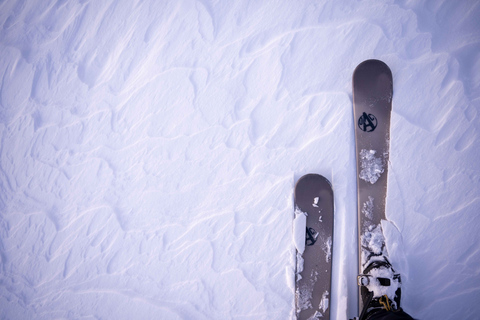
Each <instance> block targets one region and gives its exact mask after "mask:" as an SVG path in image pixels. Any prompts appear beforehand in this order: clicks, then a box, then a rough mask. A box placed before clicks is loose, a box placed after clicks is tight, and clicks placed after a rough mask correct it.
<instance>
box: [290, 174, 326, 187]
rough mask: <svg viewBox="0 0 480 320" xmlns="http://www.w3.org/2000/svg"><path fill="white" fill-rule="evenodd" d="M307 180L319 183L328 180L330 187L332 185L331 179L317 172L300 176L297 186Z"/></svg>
mask: <svg viewBox="0 0 480 320" xmlns="http://www.w3.org/2000/svg"><path fill="white" fill-rule="evenodd" d="M306 181H309V182H310V181H318V182H319V183H321V182H326V183H328V185H329V186H330V187H332V184H331V183H330V181H329V180H328V179H327V178H325V177H324V176H322V175H320V174H317V173H308V174H306V175H303V176H302V177H300V179H298V181H297V183H296V186H298V185H299V184H301V183H304V182H306Z"/></svg>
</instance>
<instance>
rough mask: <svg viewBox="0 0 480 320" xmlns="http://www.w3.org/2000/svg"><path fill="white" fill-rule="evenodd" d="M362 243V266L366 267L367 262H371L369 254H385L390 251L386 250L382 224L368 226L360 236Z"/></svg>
mask: <svg viewBox="0 0 480 320" xmlns="http://www.w3.org/2000/svg"><path fill="white" fill-rule="evenodd" d="M360 240H361V242H362V243H361V245H362V253H361V254H362V266H363V267H365V266H366V265H365V264H366V263H367V262H370V259H369V255H370V254H371V253H373V254H374V255H376V256H378V255H385V256H387V257H388V253H387V252H386V250H385V237H384V235H383V231H382V225H381V224H379V225H376V226H375V225H371V226H368V228H367V230H365V231H364V233H363V234H362V235H361V237H360Z"/></svg>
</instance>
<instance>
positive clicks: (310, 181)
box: [294, 173, 333, 199]
mask: <svg viewBox="0 0 480 320" xmlns="http://www.w3.org/2000/svg"><path fill="white" fill-rule="evenodd" d="M311 188H314V189H317V188H320V189H322V190H329V192H330V193H331V194H333V187H332V184H331V183H330V181H328V179H327V178H325V177H324V176H322V175H319V174H316V173H309V174H306V175H304V176H302V177H301V178H300V179H298V181H297V183H296V184H295V193H294V196H295V199H297V196H298V193H299V192H300V193H304V192H305V191H304V190H308V189H311Z"/></svg>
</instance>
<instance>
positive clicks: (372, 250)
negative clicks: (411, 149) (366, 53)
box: [353, 60, 393, 311]
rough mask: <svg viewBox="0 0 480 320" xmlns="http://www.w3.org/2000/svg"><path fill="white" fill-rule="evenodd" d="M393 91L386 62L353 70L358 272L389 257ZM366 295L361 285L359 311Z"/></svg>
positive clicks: (374, 63)
mask: <svg viewBox="0 0 480 320" xmlns="http://www.w3.org/2000/svg"><path fill="white" fill-rule="evenodd" d="M392 94H393V81H392V73H391V71H390V69H389V68H388V66H387V65H386V64H385V63H383V62H382V61H379V60H367V61H364V62H362V63H361V64H359V65H358V67H357V68H356V69H355V71H354V73H353V114H354V122H355V123H354V126H355V147H356V158H357V197H358V198H357V206H358V207H357V209H358V256H359V257H358V258H359V263H358V267H359V274H362V273H363V271H364V270H365V267H366V266H367V264H368V263H370V262H371V261H372V259H373V260H374V259H375V257H383V256H385V257H386V256H387V253H386V249H385V240H384V237H383V232H382V227H381V221H382V220H383V219H385V202H386V196H387V176H388V159H389V145H390V114H391V110H392ZM360 280H362V279H360ZM362 281H363V280H362ZM367 294H368V290H367V289H366V287H365V286H362V285H361V286H360V290H359V310H360V311H361V310H362V309H363V304H364V302H365V301H366V299H367Z"/></svg>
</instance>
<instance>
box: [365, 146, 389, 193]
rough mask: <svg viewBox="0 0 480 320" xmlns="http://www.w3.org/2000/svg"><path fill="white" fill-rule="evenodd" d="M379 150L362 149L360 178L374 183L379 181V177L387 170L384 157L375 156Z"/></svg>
mask: <svg viewBox="0 0 480 320" xmlns="http://www.w3.org/2000/svg"><path fill="white" fill-rule="evenodd" d="M376 153H377V151H375V150H365V149H362V150H361V151H360V158H359V160H360V167H361V170H360V174H359V177H360V179H362V180H364V181H366V182H370V183H371V184H374V183H375V182H377V180H378V178H380V176H381V175H382V173H383V172H384V171H385V169H384V168H383V166H384V161H383V159H382V158H377V157H375V154H376Z"/></svg>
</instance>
